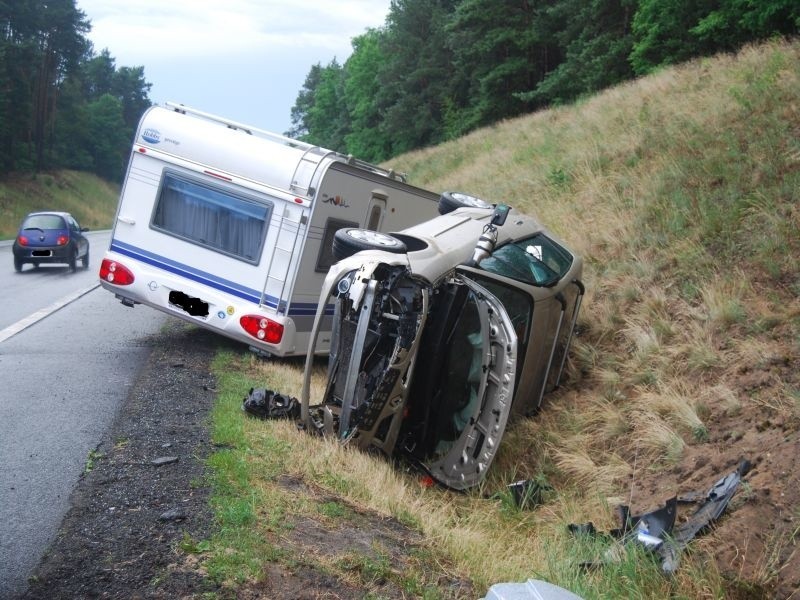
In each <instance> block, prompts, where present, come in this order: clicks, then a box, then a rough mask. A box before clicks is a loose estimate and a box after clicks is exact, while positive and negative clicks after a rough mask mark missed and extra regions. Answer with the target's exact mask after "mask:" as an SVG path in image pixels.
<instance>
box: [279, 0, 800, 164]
mask: <svg viewBox="0 0 800 600" xmlns="http://www.w3.org/2000/svg"><path fill="white" fill-rule="evenodd" d="M799 29H800V2H798V1H797V0H392V3H391V8H390V12H389V15H388V17H387V19H386V23H385V25H384V26H383V27H382V28H379V29H371V30H368V31H366V32H365V33H364V34H363V35H361V36H358V37H357V38H355V39H354V40H352V45H353V53H352V54H351V56H350V57H349V58H348V59H347V61H346V62H344V64H340V63H339V62H337V61H336V59H335V58H334V59H333V60H332V61H331V62H330V63H329V64H328V65H327V66H322V65H321V64H317V65H314V66H313V67H311V69H310V71H309V73H308V75H307V77H306V80H305V84H304V86H303V89H302V90H300V92H299V94H298V96H297V100H296V102H295V105H294V107H293V108H292V113H291V118H292V130H291V131H289V132H288V134H289V135H290V136H292V137H297V138H300V139H302V140H304V141H307V142H310V143H313V144H317V145H320V146H323V147H326V148H330V149H334V150H338V151H340V152H344V153H348V154H353V155H355V156H358V157H359V158H362V159H366V160H371V161H382V160H385V159H387V158H389V157H391V156H393V155H396V154H399V153H402V152H406V151H409V150H412V149H414V148H419V147H423V146H428V145H432V144H437V143H440V142H443V141H446V140H450V139H454V138H456V137H459V136H461V135H463V134H464V133H466V132H468V131H471V130H473V129H475V128H477V127H481V126H486V125H490V124H491V123H494V122H497V121H499V120H501V119H505V118H509V117H514V116H517V115H520V114H523V113H526V112H531V111H533V110H536V109H538V108H542V107H545V106H548V105H553V104H559V103H564V102H569V101H572V100H575V99H577V98H579V97H581V96H583V95H587V94H592V93H594V92H597V91H599V90H601V89H603V88H605V87H608V86H611V85H614V84H616V83H619V82H622V81H625V80H628V79H632V78H634V77H637V76H639V75H645V74H647V73H650V72H652V71H653V70H655V69H658V68H659V67H661V66H664V65H669V64H674V63H677V62H680V61H684V60H687V59H689V58H693V57H697V56H705V55H710V54H712V53H717V52H722V51H734V50H736V49H738V48H740V47H741V46H742V45H744V44H745V43H748V42H752V41H757V40H762V39H766V38H769V37H772V36H776V35H797V33H798V30H799Z"/></svg>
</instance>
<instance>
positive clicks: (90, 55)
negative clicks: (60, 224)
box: [0, 0, 150, 181]
mask: <svg viewBox="0 0 800 600" xmlns="http://www.w3.org/2000/svg"><path fill="white" fill-rule="evenodd" d="M0 23H2V33H0V173H3V174H4V173H9V172H12V171H39V170H45V169H56V168H69V169H78V170H83V171H89V172H92V173H96V174H97V175H99V176H101V177H103V178H105V179H108V180H111V181H119V180H121V178H122V174H123V172H124V165H125V161H126V160H127V155H128V151H129V147H130V142H131V139H132V138H133V133H134V130H135V128H136V125H137V123H138V121H139V118H140V117H141V115H142V112H143V111H144V110H145V109H146V108H147V107H148V106H150V99H149V97H148V93H149V91H150V84H149V83H147V82H146V81H145V78H144V68H143V67H120V68H117V66H116V64H115V60H114V58H113V57H112V56H111V55H110V54H109V52H108V50H103V51H101V52H100V53H99V54H98V53H96V52H95V50H94V48H93V47H92V44H91V42H89V40H88V39H87V38H86V37H85V36H86V34H87V33H88V32H89V31H90V23H89V22H88V21H87V19H86V15H85V14H84V13H83V12H82V11H80V10H78V8H77V7H76V5H75V0H6V1H0Z"/></svg>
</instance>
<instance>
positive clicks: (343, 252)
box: [333, 227, 406, 260]
mask: <svg viewBox="0 0 800 600" xmlns="http://www.w3.org/2000/svg"><path fill="white" fill-rule="evenodd" d="M361 250H383V251H384V252H392V253H393V254H404V253H405V252H406V245H405V244H404V243H403V242H401V241H400V240H398V239H397V238H395V237H392V236H391V235H387V234H385V233H380V232H379V231H370V230H369V229H358V228H355V227H346V228H344V229H340V230H339V231H337V232H336V233H335V234H334V236H333V256H334V257H335V258H336V260H342V259H343V258H347V257H348V256H352V255H353V254H355V253H356V252H360V251H361Z"/></svg>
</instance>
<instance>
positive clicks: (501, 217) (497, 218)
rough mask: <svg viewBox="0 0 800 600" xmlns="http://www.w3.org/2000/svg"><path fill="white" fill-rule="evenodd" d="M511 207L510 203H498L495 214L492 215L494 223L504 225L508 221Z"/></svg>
mask: <svg viewBox="0 0 800 600" xmlns="http://www.w3.org/2000/svg"><path fill="white" fill-rule="evenodd" d="M510 210H511V207H510V206H509V205H508V204H498V205H496V206H495V207H494V214H493V215H492V225H497V226H498V227H502V226H503V224H504V223H505V222H506V218H507V217H508V213H509V211H510Z"/></svg>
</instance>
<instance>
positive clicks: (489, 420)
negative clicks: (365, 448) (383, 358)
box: [400, 273, 517, 489]
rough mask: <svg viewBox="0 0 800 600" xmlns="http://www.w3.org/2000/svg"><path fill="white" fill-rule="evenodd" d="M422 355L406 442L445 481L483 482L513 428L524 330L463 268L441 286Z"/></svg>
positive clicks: (453, 483)
mask: <svg viewBox="0 0 800 600" xmlns="http://www.w3.org/2000/svg"><path fill="white" fill-rule="evenodd" d="M436 297H437V305H436V306H434V307H433V308H432V310H431V312H430V314H429V315H428V319H427V323H426V331H425V332H424V336H423V339H422V343H421V344H420V350H419V353H418V355H417V357H416V366H415V371H414V381H413V384H412V389H411V393H410V394H409V395H408V406H407V417H406V420H405V424H404V431H403V432H402V433H401V436H400V437H401V439H402V440H403V446H404V449H405V450H406V451H407V452H409V453H410V454H411V455H412V456H413V458H414V459H415V460H416V461H417V462H418V463H419V464H421V465H422V466H423V467H424V468H425V469H426V470H427V471H428V473H429V474H430V475H431V476H432V477H433V478H434V479H436V480H437V481H439V482H440V483H442V484H444V485H446V486H447V487H450V488H454V489H466V488H468V487H471V486H474V485H476V484H478V483H480V482H481V481H482V480H483V478H484V477H485V475H486V472H487V470H488V469H489V466H490V465H491V463H492V461H493V459H494V457H495V454H496V453H497V449H498V447H499V446H500V441H501V439H502V437H503V433H504V432H505V427H506V423H507V421H508V416H509V413H510V411H511V406H512V401H513V396H514V386H515V378H516V361H517V336H516V333H515V331H514V326H513V324H512V322H511V319H510V318H509V316H508V314H507V312H506V310H505V307H504V306H503V304H502V303H501V302H500V301H499V300H498V299H497V297H496V296H494V295H493V294H492V293H491V292H489V291H488V290H487V289H486V288H485V287H483V286H481V285H479V284H478V283H477V282H475V281H473V280H471V279H468V278H467V277H464V276H463V275H461V274H459V273H456V274H454V275H453V276H452V277H451V278H450V279H449V280H448V281H447V282H445V283H443V284H442V285H440V286H439V288H438V289H437V290H436Z"/></svg>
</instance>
